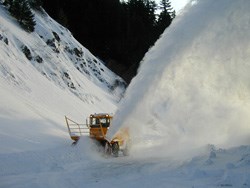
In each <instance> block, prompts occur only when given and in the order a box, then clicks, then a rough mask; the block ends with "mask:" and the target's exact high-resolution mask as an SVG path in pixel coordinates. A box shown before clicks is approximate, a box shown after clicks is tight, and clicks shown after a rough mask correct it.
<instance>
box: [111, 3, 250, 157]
mask: <svg viewBox="0 0 250 188" xmlns="http://www.w3.org/2000/svg"><path fill="white" fill-rule="evenodd" d="M249 10H250V1H248V0H238V1H235V0H220V1H217V0H202V1H192V2H190V3H189V4H188V5H187V6H186V8H185V9H184V10H183V12H182V13H181V14H180V15H178V17H177V18H176V19H175V20H174V22H173V23H172V25H171V26H170V28H168V29H167V30H166V31H165V32H164V33H163V35H162V37H161V38H160V39H159V40H158V41H157V43H156V44H155V46H154V47H152V49H151V50H150V51H149V52H148V53H147V54H146V55H145V57H144V60H143V61H142V62H141V66H140V69H139V72H138V75H137V76H136V77H135V78H134V79H133V81H132V83H131V84H130V86H129V88H128V90H127V93H126V96H125V99H124V100H123V102H122V103H121V104H120V108H119V111H118V112H117V113H116V115H115V119H114V123H113V128H112V129H110V132H109V136H110V137H112V135H113V134H114V133H115V132H116V131H117V130H119V128H120V127H121V126H128V127H129V128H130V132H131V137H132V140H133V148H134V153H137V152H138V155H143V156H174V157H179V156H183V155H185V156H190V155H191V156H192V155H193V154H194V153H193V152H194V151H195V152H196V151H197V149H198V148H201V147H204V146H206V145H208V144H213V145H215V146H218V147H231V146H235V145H241V144H247V143H248V144H249V143H250V74H249V73H250V43H249V41H250V32H249V30H250V14H249ZM198 150H199V151H200V149H198ZM139 153H140V154H139ZM189 154H190V155H189Z"/></svg>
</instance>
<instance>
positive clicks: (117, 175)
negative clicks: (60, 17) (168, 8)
mask: <svg viewBox="0 0 250 188" xmlns="http://www.w3.org/2000/svg"><path fill="white" fill-rule="evenodd" d="M249 10H250V1H248V0H238V1H235V0H219V1H218V0H200V1H192V2H190V3H189V4H188V5H187V6H186V7H185V8H184V9H183V11H182V12H181V13H180V14H178V16H177V17H176V19H175V20H174V22H173V23H172V25H171V26H170V28H168V29H167V30H166V31H165V32H164V33H163V35H162V37H161V38H160V39H159V40H158V41H157V43H156V44H155V46H153V47H152V48H151V50H150V51H149V52H148V53H147V54H146V55H145V58H144V59H143V61H142V62H141V66H140V69H139V71H138V75H137V76H136V77H135V78H134V79H133V81H132V83H131V84H130V86H129V87H128V89H127V91H126V95H125V98H124V99H123V100H122V102H121V103H119V104H117V101H118V97H117V96H118V95H119V93H120V92H121V91H120V89H119V88H117V89H118V90H112V91H111V90H110V88H112V87H110V86H112V82H113V81H114V80H116V81H119V78H118V77H117V76H116V75H114V74H113V73H112V72H111V71H109V70H108V69H107V68H106V67H105V66H104V65H103V64H102V63H101V62H100V60H98V58H96V57H94V56H93V55H92V54H91V53H90V52H89V51H88V50H87V49H85V48H84V47H83V46H81V45H80V44H79V43H78V42H77V41H76V40H75V39H74V38H73V36H72V35H71V34H70V32H69V31H68V30H66V29H65V28H63V27H62V26H60V25H59V24H57V23H56V22H55V21H54V20H53V19H51V18H50V17H49V16H47V15H46V14H45V15H42V14H40V13H36V22H37V26H36V31H35V32H34V33H30V34H28V33H26V32H24V31H23V30H22V29H21V28H20V27H19V25H18V23H17V22H16V21H15V19H13V18H12V17H11V16H10V15H9V14H8V12H7V11H6V9H4V8H3V7H2V6H0V32H1V33H0V86H1V90H0V188H33V187H37V188H39V187H41V188H44V187H47V188H55V187H60V188H68V187H76V188H78V187H79V188H80V187H98V188H99V187H104V188H105V187H124V188H125V187H169V188H187V187H190V188H195V187H198V188H215V187H236V188H249V187H250V144H249V143H250V126H249V124H250V116H249V112H250V74H249V72H250V44H249V39H250V33H249V30H250V13H249ZM82 24H84V23H82ZM58 37H59V38H60V40H59V39H58ZM53 38H54V39H53ZM52 39H53V40H52ZM48 40H49V42H48ZM51 42H52V43H51ZM47 43H49V44H50V46H48V44H47ZM23 45H25V46H26V47H28V48H29V49H30V51H31V55H32V57H34V58H33V59H32V60H31V61H29V60H27V58H26V57H25V55H24V54H23V52H22V48H23ZM38 56H40V57H41V58H42V59H43V63H41V62H40V63H38V62H36V59H37V58H35V57H38ZM38 59H39V58H38ZM117 109H118V110H117ZM95 112H96V113H101V112H113V113H115V112H116V113H115V118H114V122H113V125H112V127H111V128H110V129H109V137H110V138H112V136H113V135H114V134H115V133H116V132H117V131H118V130H119V129H120V128H121V127H123V126H128V127H129V130H130V136H131V139H132V148H131V153H130V156H127V157H124V156H122V155H121V154H120V157H118V158H106V157H105V156H103V155H102V152H100V151H101V150H103V148H101V147H100V146H98V145H96V143H94V142H93V141H91V140H89V138H88V137H87V136H83V137H82V138H81V139H80V141H79V143H78V144H77V145H76V146H74V147H71V143H72V142H71V140H70V138H69V135H68V132H67V127H66V125H65V121H64V115H68V116H69V117H70V118H72V119H74V120H75V121H77V122H79V123H84V122H85V118H86V117H87V116H88V115H89V114H90V113H95Z"/></svg>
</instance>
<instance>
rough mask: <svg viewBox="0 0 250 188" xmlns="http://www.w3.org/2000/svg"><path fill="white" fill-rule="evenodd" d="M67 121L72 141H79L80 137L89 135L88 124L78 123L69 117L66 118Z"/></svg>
mask: <svg viewBox="0 0 250 188" xmlns="http://www.w3.org/2000/svg"><path fill="white" fill-rule="evenodd" d="M65 121H66V124H67V128H68V131H69V135H70V137H71V139H72V140H78V139H79V137H80V136H82V135H84V134H89V129H90V127H89V125H88V124H81V123H77V122H75V121H74V120H72V119H70V118H68V117H67V116H65Z"/></svg>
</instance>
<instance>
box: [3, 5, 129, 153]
mask: <svg viewBox="0 0 250 188" xmlns="http://www.w3.org/2000/svg"><path fill="white" fill-rule="evenodd" d="M34 13H35V20H36V28H35V32H33V33H27V32H25V31H24V30H23V29H22V28H21V27H20V26H19V24H18V23H17V21H16V20H15V19H14V18H13V17H12V16H10V14H9V12H8V11H7V10H6V9H5V7H3V6H2V5H0V86H1V92H0V96H1V97H0V104H1V105H0V123H1V126H0V135H1V137H0V140H1V142H2V143H4V144H1V146H0V152H1V153H5V152H12V151H23V150H26V149H27V150H29V149H33V148H42V146H45V147H47V146H48V144H49V145H54V144H56V143H57V141H59V140H60V138H63V139H65V137H66V134H65V130H66V129H65V123H64V115H68V116H70V117H72V118H75V119H76V120H78V121H79V122H85V118H86V117H87V116H88V115H89V114H90V113H95V112H114V111H115V109H116V104H117V102H118V101H119V98H120V97H121V95H122V92H123V91H124V86H125V85H124V84H125V83H124V81H123V80H122V79H121V78H120V77H118V76H117V75H115V74H114V73H113V72H111V71H110V70H109V69H108V68H106V67H105V66H104V64H103V63H102V62H101V61H100V60H99V59H97V58H96V57H94V56H93V55H92V54H91V53H90V52H89V51H88V50H87V49H86V48H84V47H83V46H82V45H81V44H79V43H78V42H77V41H76V40H75V39H74V37H73V36H72V35H71V33H70V32H69V31H68V30H67V29H65V28H64V27H62V26H61V25H59V24H58V23H56V22H55V21H54V20H53V19H52V18H50V17H49V16H48V15H47V14H46V13H45V12H43V13H42V12H34ZM43 136H45V139H44V137H43ZM59 142H60V141H59Z"/></svg>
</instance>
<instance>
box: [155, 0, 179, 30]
mask: <svg viewBox="0 0 250 188" xmlns="http://www.w3.org/2000/svg"><path fill="white" fill-rule="evenodd" d="M160 10H161V12H160V15H159V17H158V21H157V27H158V31H159V32H160V34H161V33H162V32H163V31H164V30H165V29H166V28H167V27H168V26H169V25H170V24H171V22H172V20H173V19H174V18H175V11H174V10H173V8H172V6H171V3H170V1H169V0H161V1H160Z"/></svg>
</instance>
